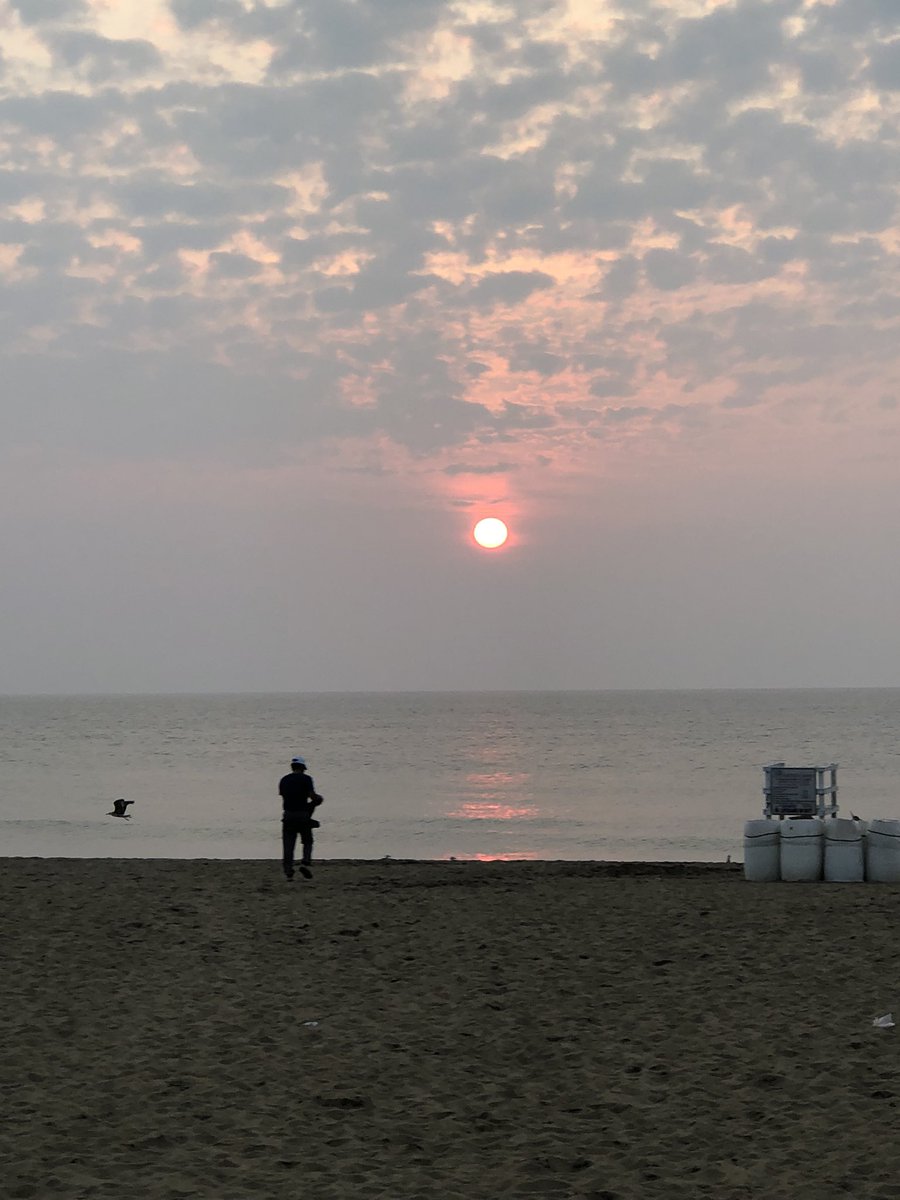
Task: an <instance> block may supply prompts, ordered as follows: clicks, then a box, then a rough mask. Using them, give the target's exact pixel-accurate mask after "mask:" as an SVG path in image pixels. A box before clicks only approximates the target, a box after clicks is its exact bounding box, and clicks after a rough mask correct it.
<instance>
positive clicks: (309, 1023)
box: [303, 1021, 319, 1029]
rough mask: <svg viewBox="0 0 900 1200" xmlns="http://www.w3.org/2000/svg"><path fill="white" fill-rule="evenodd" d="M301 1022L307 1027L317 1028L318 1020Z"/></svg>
mask: <svg viewBox="0 0 900 1200" xmlns="http://www.w3.org/2000/svg"><path fill="white" fill-rule="evenodd" d="M303 1024H304V1025H305V1026H306V1028H307V1029H317V1028H318V1025H319V1022H318V1021H304V1022H303Z"/></svg>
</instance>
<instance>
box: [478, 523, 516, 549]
mask: <svg viewBox="0 0 900 1200" xmlns="http://www.w3.org/2000/svg"><path fill="white" fill-rule="evenodd" d="M472 537H473V538H474V539H475V541H476V542H477V543H478V545H479V546H483V547H484V549H485V550H496V549H498V547H500V546H502V545H503V543H504V542H505V541H506V539H507V538H508V537H509V530H508V529H507V528H506V526H505V525H504V524H503V522H502V521H500V520H498V519H497V517H485V518H484V520H483V521H479V522H478V524H477V525H476V526H475V528H474V529H473V530H472Z"/></svg>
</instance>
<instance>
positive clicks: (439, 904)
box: [0, 859, 900, 1200]
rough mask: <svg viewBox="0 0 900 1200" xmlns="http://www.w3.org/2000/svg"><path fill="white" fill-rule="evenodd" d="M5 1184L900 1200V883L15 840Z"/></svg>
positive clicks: (258, 1196)
mask: <svg viewBox="0 0 900 1200" xmlns="http://www.w3.org/2000/svg"><path fill="white" fill-rule="evenodd" d="M0 893H2V899H3V911H4V913H5V914H6V916H7V919H6V921H5V922H4V927H3V939H2V962H3V972H2V988H0V991H2V1014H3V1020H4V1030H5V1032H4V1036H3V1039H2V1043H0V1055H2V1060H3V1061H2V1070H0V1077H2V1079H3V1081H4V1084H5V1087H4V1092H5V1105H4V1107H5V1110H6V1113H5V1120H4V1122H3V1125H2V1132H0V1195H2V1196H3V1197H4V1198H6V1197H9V1198H10V1200H12V1198H19V1197H23V1198H24V1197H36V1198H38V1200H45V1198H47V1197H73V1198H74V1197H78V1198H82V1197H83V1198H85V1200H87V1198H89V1197H91V1198H92V1197H98V1198H99V1197H103V1198H109V1200H126V1198H132V1197H134V1198H139V1200H140V1198H147V1200H181V1198H185V1200H187V1198H200V1200H251V1198H253V1200H275V1198H280V1197H283V1196H284V1197H301V1196H302V1197H306V1196H309V1197H311V1198H312V1197H314V1198H316V1200H353V1198H356V1197H372V1198H375V1197H384V1198H385V1200H407V1198H410V1200H411V1198H416V1200H418V1198H421V1200H426V1198H427V1200H457V1198H459V1200H463V1198H465V1200H473V1198H477V1200H480V1198H484V1200H494V1198H496V1197H533V1196H535V1197H558V1198H560V1200H563V1198H576V1197H578V1198H585V1197H590V1198H592V1200H613V1198H615V1200H638V1198H639V1197H640V1198H641V1200H653V1198H656V1197H660V1198H663V1197H664V1198H666V1200H670V1198H681V1197H683V1198H684V1200H689V1198H695V1197H713V1198H715V1200H731V1198H737V1197H754V1198H764V1200H770V1198H771V1200H782V1198H784V1200H787V1198H788V1197H790V1198H791V1200H807V1198H808V1200H828V1198H830V1197H844V1196H854V1197H865V1198H867V1200H888V1198H893V1197H900V1141H898V1139H897V1137H896V1134H895V1124H896V1119H897V1117H898V1115H900V1041H898V1035H897V1031H896V1030H887V1031H883V1030H878V1029H875V1028H873V1025H872V1020H873V1018H874V1017H876V1016H878V1015H879V1014H881V1013H884V1012H887V1011H890V1010H893V1011H894V1014H895V1016H896V1017H897V1019H898V1020H900V948H898V944H900V921H898V917H900V889H898V888H895V887H890V886H883V885H881V886H880V885H872V884H855V885H840V884H825V883H819V884H750V883H747V882H745V881H744V879H743V878H742V875H741V871H740V868H739V867H736V866H731V867H726V866H712V865H710V866H704V865H702V864H682V865H679V864H669V865H666V864H630V865H629V864H601V863H505V864H482V863H456V864H452V863H402V862H397V863H391V862H356V863H350V862H340V863H322V864H320V865H319V866H318V867H317V868H316V872H315V878H314V880H313V881H312V882H311V883H308V882H304V881H302V880H300V878H299V877H298V879H297V880H296V881H295V882H294V883H291V884H287V883H285V882H284V881H283V880H282V879H281V876H280V873H279V870H278V866H277V864H275V863H272V864H269V863H264V862H206V861H202V862H174V861H158V860H157V861H147V860H140V861H125V860H78V859H68V860H66V859H4V860H3V861H2V873H0Z"/></svg>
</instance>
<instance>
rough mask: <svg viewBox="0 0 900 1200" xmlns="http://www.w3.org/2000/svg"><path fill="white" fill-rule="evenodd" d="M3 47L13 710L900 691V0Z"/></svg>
mask: <svg viewBox="0 0 900 1200" xmlns="http://www.w3.org/2000/svg"><path fill="white" fill-rule="evenodd" d="M0 46H2V57H0V142H2V158H0V163H2V165H0V513H2V517H0V555H2V563H3V572H2V583H0V597H2V606H0V612H2V648H0V655H2V662H0V691H2V692H4V693H6V694H32V693H83V692H112V693H121V692H138V693H140V692H182V691H183V692H218V691H250V692H263V691H331V690H338V691H340V690H362V691H379V690H420V689H428V690H432V689H433V690H470V689H471V690H476V689H477V690H481V689H501V690H503V689H521V688H524V689H544V688H546V689H560V688H571V689H604V688H693V687H816V686H835V687H838V686H896V685H900V633H898V628H897V625H898V621H897V615H898V611H900V570H898V565H897V560H898V545H900V463H898V457H900V455H898V451H900V404H898V401H900V387H898V384H900V336H898V334H900V327H898V326H900V323H898V314H900V277H898V262H900V216H898V192H900V158H898V143H900V124H898V115H900V9H898V7H897V0H738V2H737V3H733V2H730V0H669V2H664V3H654V2H652V0H623V2H622V3H614V2H611V0H511V2H510V3H502V2H499V0H497V2H494V0H458V2H454V0H288V2H266V0H0ZM483 517H499V518H500V519H502V520H503V521H505V522H506V524H507V525H508V527H509V529H510V537H509V540H508V542H507V543H506V545H505V546H504V547H502V548H500V549H497V550H484V549H481V548H479V547H478V546H477V545H476V544H475V543H474V541H473V539H472V534H471V531H472V527H473V526H474V524H475V522H476V521H477V520H479V519H481V518H483Z"/></svg>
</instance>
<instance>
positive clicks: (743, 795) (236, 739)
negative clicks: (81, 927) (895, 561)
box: [0, 690, 900, 861]
mask: <svg viewBox="0 0 900 1200" xmlns="http://www.w3.org/2000/svg"><path fill="white" fill-rule="evenodd" d="M0 725H2V733H3V736H2V741H0V854H3V855H6V856H10V855H15V856H21V855H27V856H59V855H61V856H66V857H107V856H112V857H135V858H271V857H274V856H277V853H278V838H279V819H280V807H279V801H278V797H277V782H278V779H279V777H280V776H281V775H282V774H283V773H285V772H286V771H287V770H288V766H287V764H288V760H289V759H290V757H291V755H292V754H296V753H301V754H304V755H305V756H306V757H307V760H308V762H309V764H310V771H311V774H312V775H313V777H314V779H315V781H316V785H317V788H318V790H319V791H320V792H321V793H322V794H323V795H324V797H325V805H324V806H323V808H322V809H321V810H320V816H321V818H322V828H321V830H320V831H319V834H318V842H317V856H318V857H321V858H382V857H384V856H385V855H390V856H391V857H392V858H422V859H424V858H429V859H430V858H446V857H449V856H456V857H458V858H474V857H479V858H543V859H620V860H636V859H644V860H652V861H661V860H666V859H670V860H673V859H674V860H685V861H698V860H699V861H703V860H708V861H715V860H724V858H725V857H726V855H728V854H731V855H732V857H734V858H740V857H741V840H742V831H743V823H744V821H745V820H747V819H748V818H750V817H755V816H759V815H761V812H762V803H763V798H762V785H763V771H762V768H763V766H764V765H765V764H766V763H769V762H773V761H781V760H784V761H785V762H787V763H789V764H795V765H816V764H824V763H829V762H832V761H837V762H839V763H840V770H839V774H838V782H839V785H840V793H839V800H840V802H841V811H842V812H844V813H845V814H846V813H849V811H850V810H851V809H852V810H853V811H854V812H857V813H859V814H860V815H862V816H864V817H869V818H871V817H875V816H880V817H900V737H898V731H900V690H841V691H753V692H740V691H716V692H703V691H691V692H596V693H585V692H571V693H567V692H554V693H521V692H517V693H510V694H501V693H477V694H465V693H459V694H435V693H422V694H346V695H340V694H326V695H271V696H261V695H235V696H116V697H112V696H108V697H99V696H93V697H67V698H62V697H29V698H19V697H9V698H0ZM117 796H125V797H126V798H128V799H131V800H133V801H134V805H133V807H132V808H131V809H130V811H131V812H132V813H133V819H132V820H131V821H120V820H116V819H115V818H112V817H107V816H106V815H105V814H106V812H107V811H108V810H109V809H110V808H111V802H112V800H114V799H115V798H116V797H117Z"/></svg>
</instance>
